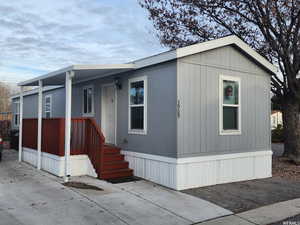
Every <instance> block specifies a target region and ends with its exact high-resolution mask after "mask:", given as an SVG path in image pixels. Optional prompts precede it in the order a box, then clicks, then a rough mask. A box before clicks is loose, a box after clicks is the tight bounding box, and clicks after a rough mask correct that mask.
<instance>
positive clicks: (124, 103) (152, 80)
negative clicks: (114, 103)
mask: <svg viewBox="0 0 300 225" xmlns="http://www.w3.org/2000/svg"><path fill="white" fill-rule="evenodd" d="M138 76H147V83H148V99H147V100H148V104H147V109H148V111H147V114H148V117H147V128H148V129H147V134H146V135H136V134H128V79H130V78H132V77H138ZM122 85H123V88H122V90H120V91H119V92H118V126H117V142H118V145H119V146H120V147H122V148H123V150H127V151H134V152H140V153H147V154H153V155H161V156H168V157H176V155H177V152H176V151H177V150H176V149H177V146H176V138H177V137H176V136H177V132H176V130H177V127H176V126H177V122H176V121H177V118H176V101H177V100H176V99H177V97H176V91H177V90H176V61H172V62H168V63H163V64H159V65H155V66H151V67H148V68H145V69H141V70H137V71H134V72H132V73H131V74H129V75H128V76H127V77H123V79H122ZM126 141H127V143H126Z"/></svg>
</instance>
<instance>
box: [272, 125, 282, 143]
mask: <svg viewBox="0 0 300 225" xmlns="http://www.w3.org/2000/svg"><path fill="white" fill-rule="evenodd" d="M272 142H274V143H278V142H284V135H283V127H282V125H280V124H279V125H278V126H277V127H276V129H274V130H272Z"/></svg>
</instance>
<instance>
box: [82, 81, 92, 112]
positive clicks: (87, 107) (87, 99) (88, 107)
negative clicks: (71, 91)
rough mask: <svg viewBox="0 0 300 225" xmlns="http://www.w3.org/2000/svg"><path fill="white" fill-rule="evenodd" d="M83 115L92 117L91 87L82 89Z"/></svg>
mask: <svg viewBox="0 0 300 225" xmlns="http://www.w3.org/2000/svg"><path fill="white" fill-rule="evenodd" d="M83 115H84V116H93V115H94V88H93V87H92V86H88V87H84V88H83Z"/></svg>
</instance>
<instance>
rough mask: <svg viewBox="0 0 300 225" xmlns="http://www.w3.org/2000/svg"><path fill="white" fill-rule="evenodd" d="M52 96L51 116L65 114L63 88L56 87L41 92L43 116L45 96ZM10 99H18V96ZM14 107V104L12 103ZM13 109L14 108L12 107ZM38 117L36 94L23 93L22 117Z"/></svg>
mask: <svg viewBox="0 0 300 225" xmlns="http://www.w3.org/2000/svg"><path fill="white" fill-rule="evenodd" d="M47 95H51V96H52V118H57V117H64V116H65V89H64V88H58V89H54V90H51V91H45V92H43V117H45V96H47ZM12 101H13V102H14V101H19V98H18V97H17V98H14V99H12ZM12 105H13V107H14V104H12ZM13 110H15V109H13ZM37 117H38V95H37V94H32V95H25V96H24V97H23V118H24V119H26V118H37Z"/></svg>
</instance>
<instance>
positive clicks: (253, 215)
mask: <svg viewBox="0 0 300 225" xmlns="http://www.w3.org/2000/svg"><path fill="white" fill-rule="evenodd" d="M298 214H300V198H297V199H293V200H289V201H284V202H279V203H275V204H272V205H268V206H263V207H260V208H257V209H252V210H249V211H246V212H243V213H238V214H235V215H231V216H226V217H221V218H218V219H213V220H210V221H206V222H203V223H198V224H201V225H221V224H222V225H233V224H234V225H253V224H256V225H258V224H259V225H266V224H270V223H274V222H278V221H281V220H284V219H286V218H288V217H292V216H295V215H298Z"/></svg>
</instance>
